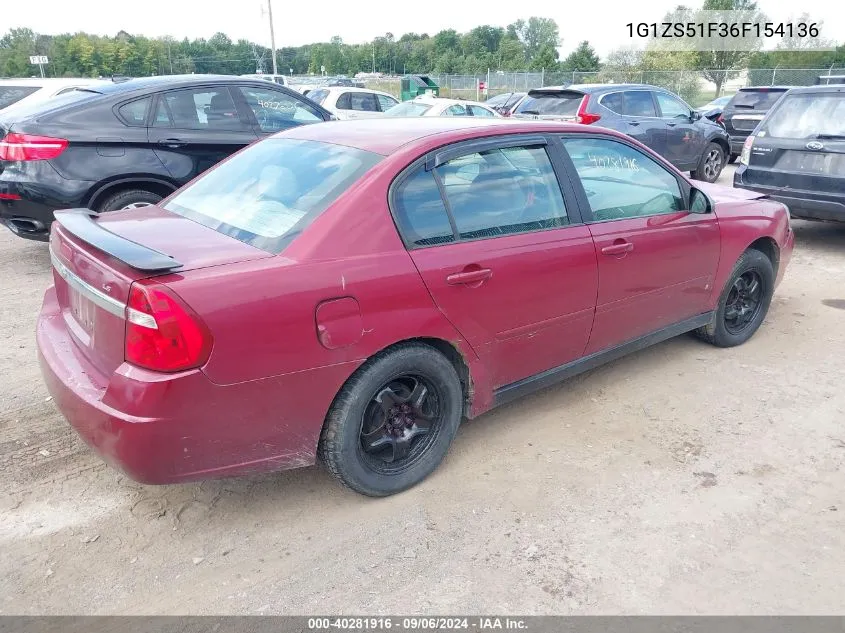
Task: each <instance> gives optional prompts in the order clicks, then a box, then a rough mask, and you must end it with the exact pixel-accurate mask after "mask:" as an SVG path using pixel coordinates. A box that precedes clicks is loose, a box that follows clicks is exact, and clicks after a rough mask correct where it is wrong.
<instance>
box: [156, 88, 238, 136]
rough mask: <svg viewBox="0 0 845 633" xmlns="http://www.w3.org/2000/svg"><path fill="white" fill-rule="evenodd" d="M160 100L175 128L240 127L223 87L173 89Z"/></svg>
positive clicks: (219, 128) (208, 128) (235, 128)
mask: <svg viewBox="0 0 845 633" xmlns="http://www.w3.org/2000/svg"><path fill="white" fill-rule="evenodd" d="M161 99H162V100H164V102H165V103H166V104H167V109H168V111H169V113H170V118H171V120H172V121H173V126H174V127H177V128H183V129H190V130H238V129H241V128H243V124H242V123H241V120H240V117H239V116H238V111H237V109H236V108H235V103H234V101H232V95H230V94H229V90H228V89H226V88H201V89H197V90H174V91H171V92H165V93H164V94H163V95H162V96H161ZM156 118H158V114H157V115H156Z"/></svg>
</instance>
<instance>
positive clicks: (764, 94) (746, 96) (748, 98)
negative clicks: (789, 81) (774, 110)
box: [728, 90, 785, 111]
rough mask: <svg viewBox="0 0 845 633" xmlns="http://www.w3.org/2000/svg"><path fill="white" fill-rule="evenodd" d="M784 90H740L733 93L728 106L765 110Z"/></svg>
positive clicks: (775, 101) (776, 100)
mask: <svg viewBox="0 0 845 633" xmlns="http://www.w3.org/2000/svg"><path fill="white" fill-rule="evenodd" d="M784 92H785V91H784V90H740V91H739V92H737V93H736V94H735V95H734V97H733V100H732V101H731V102H730V103H729V104H728V107H729V108H730V107H734V108H739V109H741V110H763V111H766V110H768V109H769V108H771V107H772V106H773V105H775V104H776V103H777V102H778V99H780V98H781V97H782V96H783V95H784Z"/></svg>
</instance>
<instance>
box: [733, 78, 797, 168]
mask: <svg viewBox="0 0 845 633" xmlns="http://www.w3.org/2000/svg"><path fill="white" fill-rule="evenodd" d="M787 90H789V86H760V87H754V88H740V89H739V91H738V92H737V93H736V94H735V95H734V96H733V97H732V98H731V100H730V101H728V105H726V106H725V109H724V110H723V111H722V118H721V123H722V125H724V126H725V130H726V131H727V133H728V136H730V137H731V156H730V162H734V161H735V160H736V159H737V157H738V156H739V155H740V154H741V153H742V144H743V143H745V139H746V138H748V135H749V134H751V132H753V131H754V128H755V127H757V124H758V123H759V122H760V121H762V120H763V117H764V116H766V112H768V111H769V110H770V109H771V107H772V106H773V105H775V104H776V103H777V102H778V99H780V98H781V97H782V96H783V95H784V94H786V91H787Z"/></svg>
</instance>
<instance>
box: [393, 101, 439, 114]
mask: <svg viewBox="0 0 845 633" xmlns="http://www.w3.org/2000/svg"><path fill="white" fill-rule="evenodd" d="M429 110H431V106H430V105H428V104H425V103H416V102H414V101H405V102H404V103H399V104H397V105H395V106H393V107H392V108H390V109H388V110H386V111H385V113H384V115H385V116H422V115H424V114H425V113H426V112H428V111H429Z"/></svg>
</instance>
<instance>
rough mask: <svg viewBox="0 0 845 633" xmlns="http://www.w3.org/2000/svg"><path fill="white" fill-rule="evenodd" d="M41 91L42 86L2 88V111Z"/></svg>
mask: <svg viewBox="0 0 845 633" xmlns="http://www.w3.org/2000/svg"><path fill="white" fill-rule="evenodd" d="M39 90H41V86H0V110H2V109H3V108H7V107H9V106H10V105H12V104H13V103H17V102H18V101H20V100H21V99H23V98H24V97H28V96H29V95H31V94H32V93H33V92H37V91H39Z"/></svg>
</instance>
